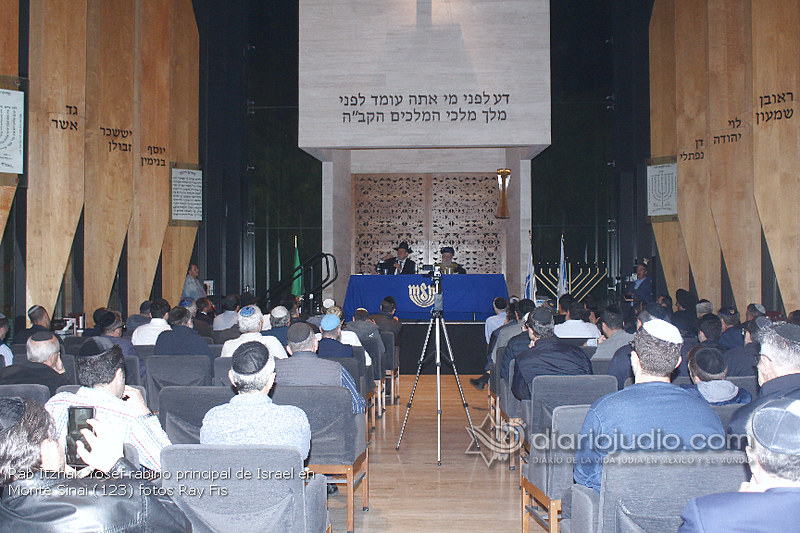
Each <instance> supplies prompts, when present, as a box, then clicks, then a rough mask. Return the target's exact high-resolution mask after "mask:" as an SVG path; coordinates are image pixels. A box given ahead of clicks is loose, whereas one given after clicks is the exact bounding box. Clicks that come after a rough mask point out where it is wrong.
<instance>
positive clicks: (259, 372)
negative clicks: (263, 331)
mask: <svg viewBox="0 0 800 533" xmlns="http://www.w3.org/2000/svg"><path fill="white" fill-rule="evenodd" d="M228 378H229V379H230V380H231V383H233V386H234V387H236V392H237V393H238V394H237V395H236V396H234V397H233V398H232V399H231V401H230V402H228V403H226V404H224V405H218V406H217V407H214V408H212V409H211V410H210V411H208V412H207V413H206V415H205V417H204V418H203V427H202V428H201V429H200V442H201V443H202V444H269V445H273V446H294V447H295V448H297V449H298V451H299V452H300V455H302V456H303V458H306V457H308V450H309V446H310V443H311V426H310V425H309V423H308V417H307V416H306V413H305V412H304V411H303V410H302V409H300V408H299V407H295V406H293V405H276V404H274V403H273V402H272V399H271V398H270V397H269V391H270V389H272V385H273V384H274V383H275V358H274V357H271V356H270V354H269V350H268V349H267V347H266V346H264V345H263V344H261V343H260V342H255V341H253V342H246V343H244V344H242V345H241V346H239V347H238V348H236V350H235V351H234V352H233V356H232V360H231V369H230V371H229V372H228Z"/></svg>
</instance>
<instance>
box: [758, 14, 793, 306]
mask: <svg viewBox="0 0 800 533" xmlns="http://www.w3.org/2000/svg"><path fill="white" fill-rule="evenodd" d="M752 43H753V93H752V107H753V114H752V117H751V120H752V121H753V176H754V190H755V197H756V204H757V206H758V212H759V214H760V217H761V224H762V226H763V228H764V236H765V237H766V241H767V246H768V247H769V252H770V255H771V257H772V263H773V266H774V267H775V275H776V277H777V279H778V286H779V287H780V291H781V297H782V298H783V303H784V307H785V309H786V311H792V310H794V309H797V308H800V271H799V270H798V267H799V266H800V240H799V239H798V237H797V228H798V227H800V210H798V208H797V206H798V205H799V204H800V155H798V146H800V135H798V133H800V129H799V128H800V122H799V121H800V117H798V111H800V108H799V106H798V105H797V103H796V101H797V100H798V98H800V83H798V81H800V76H799V74H800V65H798V62H797V58H798V57H800V2H799V1H798V0H786V1H783V2H773V1H766V0H753V2H752Z"/></svg>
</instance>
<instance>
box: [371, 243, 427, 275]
mask: <svg viewBox="0 0 800 533" xmlns="http://www.w3.org/2000/svg"><path fill="white" fill-rule="evenodd" d="M395 251H396V252H397V257H395V256H393V255H392V254H386V255H385V256H384V257H383V261H382V262H380V263H378V266H377V268H378V272H380V273H382V274H415V273H416V272H417V265H416V264H415V263H414V260H413V259H411V258H409V257H408V254H410V253H411V248H409V247H408V243H407V242H406V241H403V242H401V243H400V246H398V247H397V248H395Z"/></svg>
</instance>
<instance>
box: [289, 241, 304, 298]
mask: <svg viewBox="0 0 800 533" xmlns="http://www.w3.org/2000/svg"><path fill="white" fill-rule="evenodd" d="M299 266H300V250H299V249H298V248H297V235H295V236H294V268H293V269H292V271H293V272H295V273H296V271H297V268H298V267H299ZM292 294H294V295H295V296H302V295H303V275H302V274H300V275H299V276H298V277H297V278H295V280H294V281H293V282H292Z"/></svg>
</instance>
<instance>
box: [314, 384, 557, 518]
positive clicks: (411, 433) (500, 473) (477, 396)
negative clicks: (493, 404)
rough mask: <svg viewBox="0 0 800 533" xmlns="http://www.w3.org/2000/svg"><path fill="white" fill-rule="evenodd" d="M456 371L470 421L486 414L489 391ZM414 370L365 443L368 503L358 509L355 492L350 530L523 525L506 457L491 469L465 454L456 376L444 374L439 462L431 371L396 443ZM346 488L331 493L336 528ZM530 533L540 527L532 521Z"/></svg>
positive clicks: (514, 474)
mask: <svg viewBox="0 0 800 533" xmlns="http://www.w3.org/2000/svg"><path fill="white" fill-rule="evenodd" d="M471 377H475V376H461V384H462V387H463V389H464V393H465V395H466V398H467V403H468V404H469V410H470V414H471V415H472V421H473V423H474V424H475V425H476V426H477V425H478V424H480V423H481V421H482V420H483V419H484V417H485V416H486V412H487V410H486V407H487V404H486V392H478V391H477V390H476V389H475V388H474V387H473V386H472V385H470V384H469V378H471ZM413 381H414V376H406V375H403V376H402V377H401V380H400V388H401V396H400V403H398V404H396V405H387V407H386V413H385V414H384V416H383V418H382V419H379V420H378V423H377V427H376V429H375V431H374V433H373V442H372V444H371V445H370V470H371V472H370V509H369V511H367V512H362V511H361V496H360V494H361V493H360V491H359V490H357V491H356V500H355V503H356V505H355V507H356V510H355V531H356V533H359V532H361V533H366V532H370V533H372V532H376V533H377V532H397V533H415V532H431V533H435V532H447V533H457V532H459V533H460V532H473V531H474V532H478V531H479V532H508V531H521V519H520V492H519V488H518V486H519V472H518V471H517V470H515V471H509V470H508V462H501V463H494V464H492V467H491V468H487V467H486V464H485V463H484V462H483V459H481V458H480V457H479V456H477V455H465V454H464V451H465V450H466V448H467V446H468V445H469V443H470V438H469V436H468V434H467V432H466V431H465V430H464V428H465V427H466V426H467V425H468V424H467V419H466V415H465V414H464V408H463V406H462V405H461V397H460V395H459V394H458V388H457V387H456V381H455V378H454V377H453V376H442V466H437V465H436V376H435V375H423V376H421V377H420V382H419V386H418V387H417V392H416V394H415V396H414V402H413V406H412V408H411V413H410V415H409V420H408V424H407V425H406V431H405V434H404V435H403V441H402V443H401V444H400V450H399V451H396V450H395V446H396V444H397V438H398V436H399V435H400V427H401V426H402V424H403V416H404V415H405V412H406V404H407V403H408V397H409V394H410V392H411V386H412V385H413ZM345 501H346V500H345V496H344V494H343V491H341V490H340V491H339V494H338V495H336V496H334V497H332V498H329V500H328V509H329V512H330V520H331V524H332V526H333V530H334V532H342V533H343V532H345V531H347V514H346V513H347V510H346V505H345ZM531 531H532V533H538V532H540V531H542V529H540V528H539V526H538V524H536V522H535V521H532V523H531Z"/></svg>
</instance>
